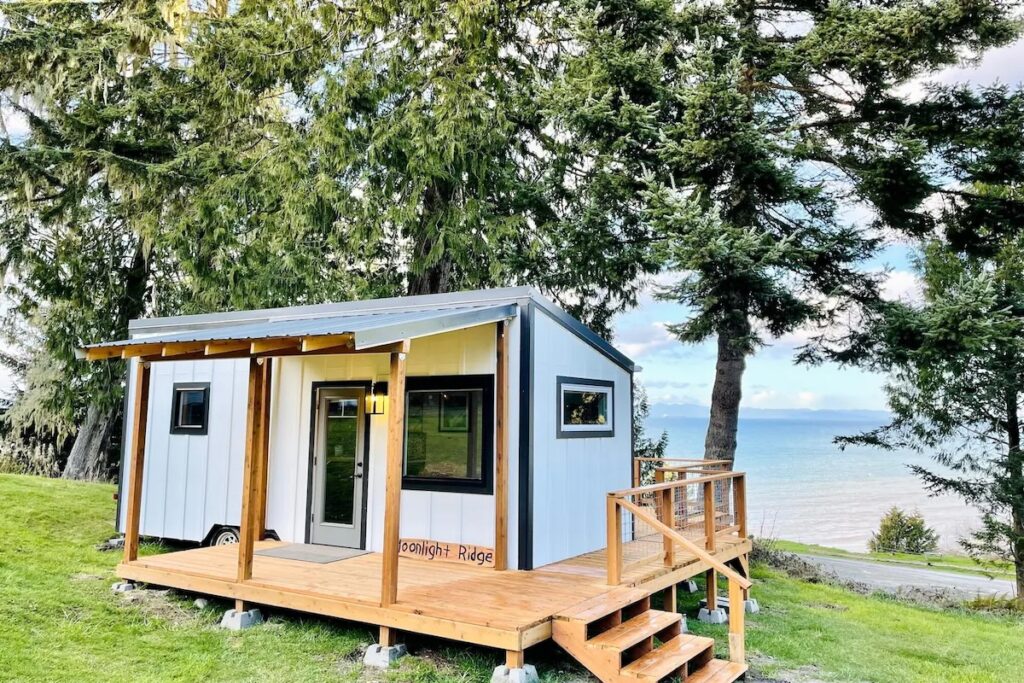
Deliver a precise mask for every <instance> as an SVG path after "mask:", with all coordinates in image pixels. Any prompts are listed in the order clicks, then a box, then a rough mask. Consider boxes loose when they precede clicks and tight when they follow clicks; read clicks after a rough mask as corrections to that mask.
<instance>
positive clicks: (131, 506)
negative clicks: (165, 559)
mask: <svg viewBox="0 0 1024 683" xmlns="http://www.w3.org/2000/svg"><path fill="white" fill-rule="evenodd" d="M149 376H150V368H149V366H148V365H146V364H145V363H137V364H136V368H135V400H134V402H133V406H134V408H133V410H132V432H131V433H132V451H131V464H130V465H129V468H128V481H127V484H128V500H127V502H126V505H127V514H126V516H125V525H124V561H125V562H132V561H134V560H135V559H136V558H138V556H139V515H140V513H141V511H142V472H143V468H144V467H145V460H146V426H147V421H148V420H149Z"/></svg>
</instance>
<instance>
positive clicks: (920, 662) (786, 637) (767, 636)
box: [680, 567, 1024, 683]
mask: <svg viewBox="0 0 1024 683" xmlns="http://www.w3.org/2000/svg"><path fill="white" fill-rule="evenodd" d="M753 574H754V580H755V585H754V595H755V597H756V598H757V599H758V602H759V603H760V605H761V613H760V614H756V615H748V619H747V649H748V652H749V653H750V655H749V656H750V661H751V664H752V665H753V666H754V668H755V669H756V670H757V671H758V672H760V673H762V674H764V675H767V676H773V677H778V678H781V679H783V680H797V681H799V680H802V679H812V680H825V681H878V682H892V683H897V682H900V683H903V682H908V681H921V682H924V681H932V682H937V681H943V682H948V683H959V682H963V683H968V682H970V683H987V682H992V683H996V682H997V681H1011V680H1020V678H1019V677H1020V672H1021V671H1024V648H1022V647H1021V644H1022V643H1024V619H1021V618H1020V617H1016V618H1014V617H1006V616H995V615H989V614H984V613H977V612H968V611H966V610H942V609H939V608H934V609H933V608H928V607H923V606H920V605H916V604H909V603H905V602H901V601H897V600H895V599H890V598H886V597H882V596H863V595H858V594H855V593H852V592H850V591H847V590H845V589H842V588H838V587H835V586H829V585H823V584H811V583H806V582H802V581H797V580H794V579H790V578H787V577H785V576H783V575H782V574H780V573H778V572H775V571H773V570H769V569H765V568H763V567H757V568H755V570H754V572H753ZM698 599H699V594H698V595H693V596H681V597H680V602H681V604H682V605H683V607H685V608H687V610H688V611H690V610H692V609H693V607H695V606H696V603H697V601H698ZM690 626H691V630H692V631H693V632H695V633H701V634H703V635H710V636H714V637H715V638H716V639H717V640H718V642H719V643H720V644H721V643H723V642H724V636H725V633H726V627H724V626H706V625H704V624H700V623H699V622H697V621H696V620H691V621H690ZM720 647H721V646H720ZM721 654H723V655H724V654H725V650H724V649H721Z"/></svg>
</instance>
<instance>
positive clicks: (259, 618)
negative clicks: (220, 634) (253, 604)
mask: <svg viewBox="0 0 1024 683" xmlns="http://www.w3.org/2000/svg"><path fill="white" fill-rule="evenodd" d="M262 623H263V614H261V613H260V611H259V610H258V609H247V610H245V611H242V612H239V611H238V610H236V609H229V610H228V611H227V612H225V613H224V616H223V617H222V618H221V620H220V625H221V626H223V627H224V628H226V629H228V630H229V631H241V630H242V629H247V628H252V627H253V626H256V625H258V624H262Z"/></svg>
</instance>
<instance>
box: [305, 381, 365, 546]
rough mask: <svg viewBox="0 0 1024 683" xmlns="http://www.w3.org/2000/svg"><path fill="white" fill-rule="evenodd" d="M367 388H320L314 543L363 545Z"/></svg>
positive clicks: (314, 478) (315, 452) (316, 451)
mask: <svg viewBox="0 0 1024 683" xmlns="http://www.w3.org/2000/svg"><path fill="white" fill-rule="evenodd" d="M363 397H364V391H363V390H362V389H358V388H336V389H320V390H319V391H318V395H317V430H316V431H317V433H316V444H315V447H314V452H313V500H312V515H311V521H310V524H311V529H310V540H312V542H313V543H319V544H325V545H338V546H345V547H349V548H361V547H362V543H363V539H362V530H363V514H364V509H363V507H364V506H363V492H364V487H363V481H364V479H363V477H364V474H365V473H364V470H365V466H366V463H365V454H366V448H365V446H364V443H363V440H364V438H365V424H366V423H365V421H364V417H363Z"/></svg>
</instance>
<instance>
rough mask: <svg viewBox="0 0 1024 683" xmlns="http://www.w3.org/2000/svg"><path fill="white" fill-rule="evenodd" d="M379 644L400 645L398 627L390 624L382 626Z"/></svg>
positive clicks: (382, 645) (385, 645)
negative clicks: (395, 627)
mask: <svg viewBox="0 0 1024 683" xmlns="http://www.w3.org/2000/svg"><path fill="white" fill-rule="evenodd" d="M377 644H378V645H380V646H381V647H394V646H395V645H398V629H394V628H392V627H390V626H381V627H380V637H379V638H378V642H377Z"/></svg>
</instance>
